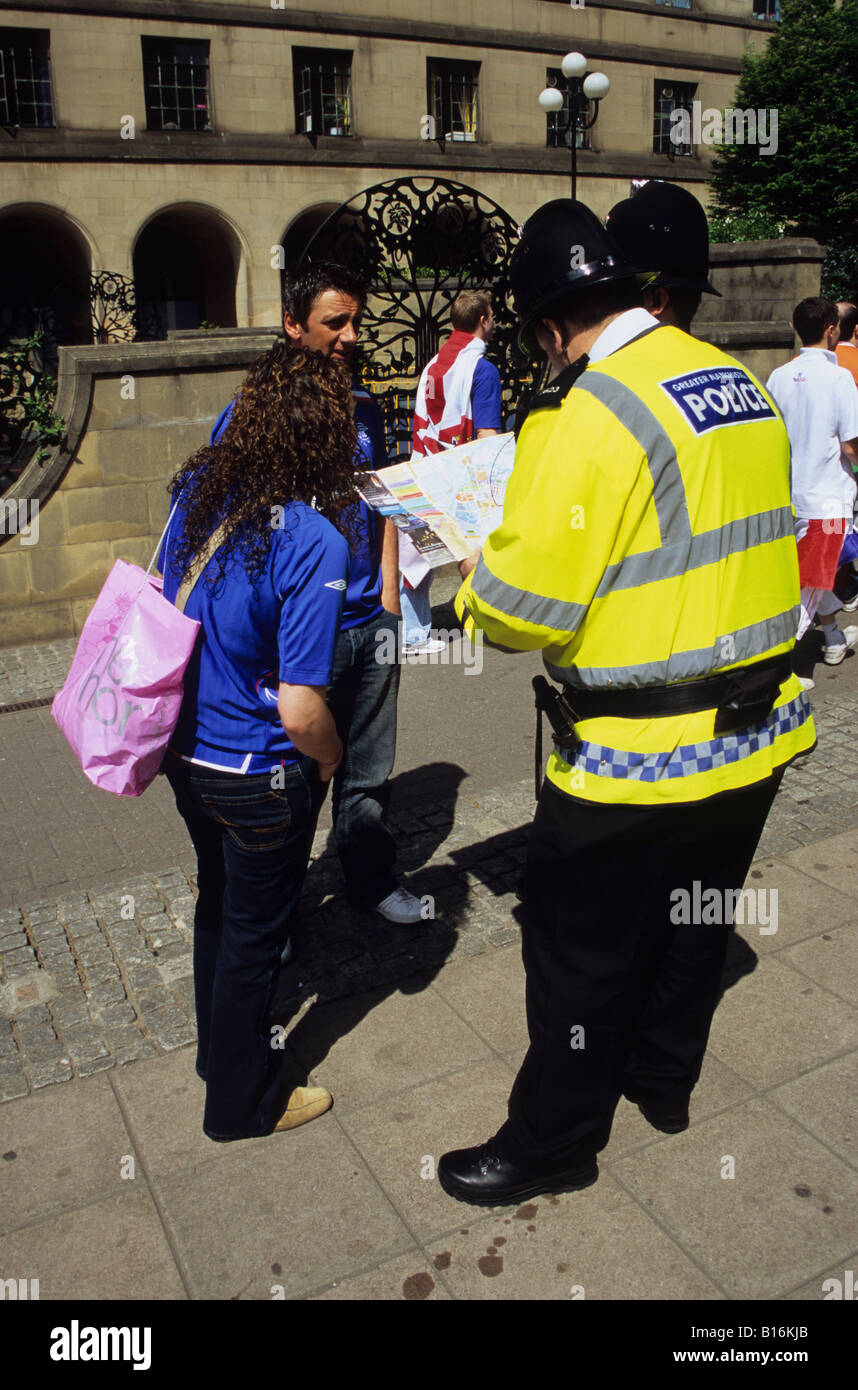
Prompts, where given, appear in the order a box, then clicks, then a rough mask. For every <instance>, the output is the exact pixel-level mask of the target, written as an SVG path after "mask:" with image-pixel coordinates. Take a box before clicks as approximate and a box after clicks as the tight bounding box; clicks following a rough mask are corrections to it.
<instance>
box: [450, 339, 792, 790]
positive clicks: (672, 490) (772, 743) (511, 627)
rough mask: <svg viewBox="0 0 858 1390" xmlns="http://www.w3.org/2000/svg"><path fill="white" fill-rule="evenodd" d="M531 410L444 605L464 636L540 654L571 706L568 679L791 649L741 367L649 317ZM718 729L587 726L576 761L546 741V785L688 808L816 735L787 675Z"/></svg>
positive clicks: (771, 504) (668, 723)
mask: <svg viewBox="0 0 858 1390" xmlns="http://www.w3.org/2000/svg"><path fill="white" fill-rule="evenodd" d="M549 413H550V414H554V415H555V421H556V423H555V424H554V427H553V429H551V431H550V433H546V431H545V428H544V425H545V419H544V417H545V416H546V415H548V414H549ZM539 416H540V417H543V418H538V419H537V420H536V421H535V422H534V423H535V424H536V428H534V429H533V430H530V429H529V423H530V421H529V419H528V420H527V421H525V424H524V427H523V428H522V431H521V435H520V437H519V441H518V445H517V448H516V458H515V467H514V469H513V472H512V475H511V477H510V480H509V483H508V485H507V493H506V500H505V504H504V512H503V521H502V522H501V525H500V526H499V527H498V528H497V529H496V530H495V531H493V532H492V534H491V535H490V536H489V537H488V539H487V541H486V543H485V545H484V547H483V551H482V556H481V558H480V561H479V563H478V565H477V568H476V569H475V570H474V572H473V573H472V574H471V575H470V576H469V578H468V579H467V580H466V581H465V583H464V584H463V585H462V588H461V589H460V591H459V594H458V596H457V600H456V608H457V612H458V614H459V617H460V618H462V617H464V616H465V610H467V614H469V615H470V616H469V617H468V618H466V620H465V628H466V631H468V630H469V629H470V630H472V629H473V627H474V625H476V626H478V627H480V628H482V629H483V631H484V632H485V634H486V637H487V638H488V640H489V641H490V642H495V643H497V644H498V645H500V646H504V647H511V648H514V649H517V650H522V651H533V650H542V651H543V654H544V660H545V665H546V668H547V670H548V674H549V675H550V676H551V677H553V678H554V679H555V680H556V681H559V682H561V683H563V684H566V685H568V686H569V687H571V691H570V698H571V701H572V703H573V704H574V690H575V689H581V688H584V689H587V690H609V691H613V690H618V689H629V688H639V687H646V686H663V685H666V684H668V683H670V682H673V681H688V680H694V679H697V678H703V677H706V676H710V675H712V674H714V673H717V672H725V671H729V670H730V669H731V668H732V667H736V666H745V665H748V664H750V663H753V662H758V661H762V660H764V659H766V658H769V657H774V656H777V655H780V654H782V653H785V652H789V651H790V650H791V649H792V647H793V645H794V642H795V632H796V628H797V625H798V616H799V582H798V558H797V552H796V544H795V539H794V534H793V512H792V508H791V506H790V487H789V461H790V452H789V441H788V438H787V433H786V429H785V428H784V424H783V421H782V420H781V417H780V415H779V414H778V412H777V409H776V407H775V406H774V404H773V402H772V400H771V398H770V397H769V396H768V395H767V394H766V392H765V391H764V390H763V388H762V386H761V385H760V384H759V382H758V381H756V379H755V378H754V377H753V376H752V375H751V374H750V372H748V371H747V370H746V368H745V367H743V366H742V365H741V363H739V362H737V361H736V360H735V359H734V358H731V357H728V356H726V355H725V354H724V353H723V352H719V351H718V349H717V348H714V347H709V346H708V345H707V344H705V343H701V342H699V341H698V340H696V339H694V338H691V337H689V335H688V334H686V333H682V332H681V331H680V330H679V329H676V328H667V327H660V328H658V329H656V330H654V331H650V332H648V333H646V334H644V335H643V336H642V337H640V338H638V339H636V340H632V341H631V342H630V343H628V344H627V345H626V346H625V347H622V348H619V349H618V350H617V351H615V352H613V353H611V354H610V355H609V356H607V357H605V358H603V359H602V360H601V361H599V362H597V363H594V364H591V365H590V366H588V368H587V370H586V371H585V372H584V373H583V375H582V376H580V377H579V378H578V380H577V381H576V382H575V384H574V385H573V387H572V389H571V390H570V391H569V392H568V394H567V396H566V398H565V400H564V402H563V404H562V405H561V406H560V409H559V410H558V411H557V412H556V413H555V412H539ZM531 441H533V444H532V443H531ZM714 722H715V711H714V710H710V711H706V712H703V713H697V714H683V715H678V716H670V717H668V718H657V719H653V718H644V719H625V718H623V719H620V718H602V717H599V718H591V719H584V720H582V721H581V722H579V723H578V724H577V725H576V732H577V734H578V735H579V737H580V739H581V746H580V748H578V749H577V750H576V752H575V754H574V757H573V761H572V763H568V762H565V761H564V760H563V758H562V757H561V756H560V755H559V754H558V753H557V752H555V753H554V754H553V755H552V757H551V758H550V760H549V764H548V768H547V776H548V777H549V779H550V780H551V781H552V782H553V783H554V784H555V785H556V786H557V787H559V788H560V789H561V790H562V791H564V792H567V793H569V794H571V795H573V796H575V797H576V798H579V799H583V800H589V801H598V802H602V803H611V804H620V803H624V804H641V805H656V804H660V803H664V802H677V801H679V802H691V801H699V800H701V799H702V798H704V797H708V796H714V795H716V794H717V793H719V792H724V791H728V790H732V789H734V788H738V787H744V786H750V785H751V784H753V783H755V782H759V781H762V780H763V779H764V778H766V777H768V776H769V775H770V774H771V773H772V772H773V771H774V770H775V769H777V768H779V767H782V766H783V765H784V764H786V763H788V762H789V761H790V760H791V759H792V758H794V757H795V756H796V755H797V754H799V753H802V752H805V751H807V750H808V749H810V748H811V747H813V745H814V742H815V732H814V727H813V720H812V718H811V714H810V706H809V703H808V700H807V697H806V695H805V694H804V692H803V690H802V687H801V682H800V681H799V680H798V677H797V676H790V677H789V678H788V679H787V680H786V681H784V683H783V684H782V686H781V689H780V692H779V695H778V698H777V700H776V701H775V705H774V708H773V709H772V712H771V714H770V715H769V717H768V718H767V719H766V720H765V721H764V722H763V723H762V724H755V725H752V726H749V727H748V728H745V729H740V730H738V731H736V732H731V733H727V734H721V735H717V736H716V734H715V732H714Z"/></svg>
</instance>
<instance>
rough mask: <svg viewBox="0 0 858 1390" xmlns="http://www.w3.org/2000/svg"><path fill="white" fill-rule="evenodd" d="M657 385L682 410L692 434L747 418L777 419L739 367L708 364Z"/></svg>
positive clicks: (756, 388) (738, 422) (763, 397)
mask: <svg viewBox="0 0 858 1390" xmlns="http://www.w3.org/2000/svg"><path fill="white" fill-rule="evenodd" d="M659 386H660V387H661V389H662V391H664V392H665V393H666V395H667V396H668V397H669V399H670V400H672V401H673V404H674V405H675V406H676V407H677V408H678V409H679V410H681V411H682V414H683V415H684V416H685V418H686V420H687V421H688V423H689V425H690V426H691V428H692V429H693V430H694V433H695V434H708V433H709V431H710V430H719V429H723V428H724V427H725V426H726V425H744V424H746V423H747V421H748V420H774V419H776V418H777V417H776V415H775V412H774V411H773V410H772V407H771V406H770V405H769V403H768V401H767V400H766V398H765V396H764V395H763V393H762V391H761V390H760V388H759V386H757V384H756V382H754V381H752V380H751V378H750V377H749V376H748V373H747V372H746V371H744V370H743V368H742V367H707V368H706V369H705V370H704V371H699V372H692V373H691V375H690V376H674V377H670V378H669V380H667V381H660V382H659Z"/></svg>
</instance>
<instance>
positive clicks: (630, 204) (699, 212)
mask: <svg viewBox="0 0 858 1390" xmlns="http://www.w3.org/2000/svg"><path fill="white" fill-rule="evenodd" d="M607 228H608V231H609V232H610V234H611V236H612V237H613V238H614V240H615V241H616V242H617V244H618V245H619V246H620V247H622V248H623V249H624V250H625V251H626V252H627V253H630V252H631V250H632V248H634V255H635V257H636V258H637V260H638V262H639V263H640V264H641V265H642V266H645V267H646V269H647V270H648V271H649V272H650V274H649V276H648V278H647V279H646V280H645V281H644V285H645V287H646V288H652V289H655V288H656V287H658V286H663V287H664V288H665V289H669V288H670V287H671V286H675V287H676V288H677V289H688V290H704V291H705V292H706V293H707V294H717V295H718V296H719V298H720V293H719V291H718V290H716V289H715V286H714V285H712V284H711V283H710V281H709V224H708V222H707V221H706V213H705V212H704V211H703V208H702V207H701V206H700V204H699V203H698V201H697V199H696V198H695V196H694V194H693V193H689V192H688V191H687V190H686V189H684V188H680V187H679V185H678V184H675V183H663V182H662V181H661V180H660V179H653V180H651V181H650V182H649V183H647V184H644V187H643V188H641V189H639V191H638V192H637V193H635V194H634V195H633V196H632V197H631V198H624V199H623V201H622V202H621V203H617V205H616V207H613V208H611V211H610V212H609V213H608V219H607Z"/></svg>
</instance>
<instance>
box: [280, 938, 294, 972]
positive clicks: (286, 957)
mask: <svg viewBox="0 0 858 1390" xmlns="http://www.w3.org/2000/svg"><path fill="white" fill-rule="evenodd" d="M291 959H292V938H291V936H290V937H287V939H286V945H285V946H284V947H283V950H282V951H281V952H280V964H281V965H288V964H289V962H290V960H291Z"/></svg>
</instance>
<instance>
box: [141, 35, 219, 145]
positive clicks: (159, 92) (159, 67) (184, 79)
mask: <svg viewBox="0 0 858 1390" xmlns="http://www.w3.org/2000/svg"><path fill="white" fill-rule="evenodd" d="M142 43H143V91H144V94H145V97H146V124H147V126H148V128H149V129H150V130H211V128H212V113H211V97H210V95H209V41H208V39H143V40H142Z"/></svg>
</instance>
